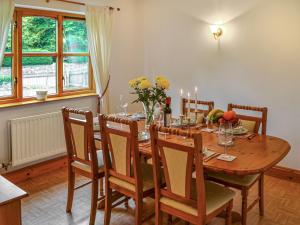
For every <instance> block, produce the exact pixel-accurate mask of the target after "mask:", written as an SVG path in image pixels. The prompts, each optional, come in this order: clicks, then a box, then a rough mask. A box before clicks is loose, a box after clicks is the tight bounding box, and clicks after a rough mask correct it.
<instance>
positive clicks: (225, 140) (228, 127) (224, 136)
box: [218, 123, 233, 157]
mask: <svg viewBox="0 0 300 225" xmlns="http://www.w3.org/2000/svg"><path fill="white" fill-rule="evenodd" d="M218 144H219V145H222V146H224V157H230V155H228V154H227V148H228V146H231V145H232V144H233V129H232V124H231V123H224V124H220V126H219V133H218Z"/></svg>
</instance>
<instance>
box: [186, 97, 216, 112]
mask: <svg viewBox="0 0 300 225" xmlns="http://www.w3.org/2000/svg"><path fill="white" fill-rule="evenodd" d="M190 102H191V114H195V111H196V105H195V103H196V100H192V99H191V100H190ZM197 105H198V107H197V111H198V113H200V114H201V113H203V115H204V116H207V115H208V113H209V112H210V111H211V110H213V109H214V105H215V103H214V102H213V101H200V100H198V101H197ZM203 107H204V109H203ZM188 108H189V103H188V99H186V98H183V99H182V109H181V111H182V115H185V116H187V114H188ZM205 108H206V109H205Z"/></svg>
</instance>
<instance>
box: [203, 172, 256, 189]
mask: <svg viewBox="0 0 300 225" xmlns="http://www.w3.org/2000/svg"><path fill="white" fill-rule="evenodd" d="M207 176H208V177H212V178H216V179H218V180H221V181H225V182H227V183H230V184H237V185H240V186H245V187H247V186H250V185H251V184H253V182H255V181H256V179H257V178H258V177H259V174H255V175H247V176H236V175H227V174H224V173H216V172H208V173H207Z"/></svg>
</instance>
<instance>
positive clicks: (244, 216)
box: [242, 189, 248, 225]
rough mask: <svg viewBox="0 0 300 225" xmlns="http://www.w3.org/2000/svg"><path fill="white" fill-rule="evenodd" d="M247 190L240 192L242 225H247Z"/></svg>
mask: <svg viewBox="0 0 300 225" xmlns="http://www.w3.org/2000/svg"><path fill="white" fill-rule="evenodd" d="M247 212H248V189H244V190H242V225H246V224H247Z"/></svg>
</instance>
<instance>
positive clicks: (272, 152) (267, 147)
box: [140, 132, 291, 176]
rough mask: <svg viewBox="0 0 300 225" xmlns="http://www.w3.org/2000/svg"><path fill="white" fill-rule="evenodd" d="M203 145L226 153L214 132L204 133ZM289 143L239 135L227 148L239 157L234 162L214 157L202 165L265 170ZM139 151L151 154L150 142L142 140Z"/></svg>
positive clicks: (235, 171)
mask: <svg viewBox="0 0 300 225" xmlns="http://www.w3.org/2000/svg"><path fill="white" fill-rule="evenodd" d="M165 138H167V139H169V140H170V141H174V142H179V143H182V144H184V145H193V143H192V140H191V139H183V138H178V137H176V136H173V135H168V136H166V137H165ZM202 140H203V141H202V143H203V147H204V148H208V149H209V150H211V151H214V152H217V153H224V147H223V146H220V145H219V144H218V137H217V134H215V133H208V132H202ZM290 148H291V147H290V144H289V143H288V142H287V141H285V140H283V139H281V138H278V137H273V136H267V135H256V136H255V137H254V138H252V139H250V140H249V139H248V138H247V137H246V136H236V137H235V138H234V144H233V145H232V146H230V147H228V154H229V155H233V156H236V159H234V160H233V161H231V162H227V161H222V160H219V159H217V157H213V158H211V159H210V160H207V161H206V160H204V161H203V167H204V168H205V169H206V170H208V171H214V172H223V173H226V174H235V175H240V176H245V175H250V174H257V173H263V172H266V171H267V170H269V169H271V168H272V167H273V166H275V165H276V164H277V163H279V162H280V161H281V160H282V159H283V158H284V157H285V156H286V155H287V154H288V152H289V151H290ZM140 152H141V153H142V154H143V155H145V156H148V157H151V154H152V153H151V144H148V143H141V144H140Z"/></svg>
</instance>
